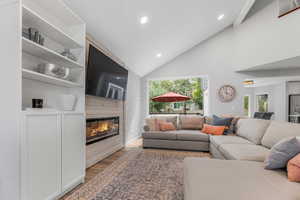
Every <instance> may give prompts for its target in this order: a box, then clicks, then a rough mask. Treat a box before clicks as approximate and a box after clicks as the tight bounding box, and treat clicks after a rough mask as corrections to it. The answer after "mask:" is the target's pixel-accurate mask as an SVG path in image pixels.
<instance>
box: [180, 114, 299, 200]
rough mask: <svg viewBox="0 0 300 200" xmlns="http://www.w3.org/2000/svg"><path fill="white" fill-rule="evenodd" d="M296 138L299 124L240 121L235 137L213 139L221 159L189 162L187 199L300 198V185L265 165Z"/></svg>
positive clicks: (213, 151)
mask: <svg viewBox="0 0 300 200" xmlns="http://www.w3.org/2000/svg"><path fill="white" fill-rule="evenodd" d="M292 136H298V137H299V136H300V125H299V124H291V123H286V122H277V121H265V120H256V119H242V120H239V122H238V124H237V134H236V135H235V136H211V137H210V152H211V154H212V155H213V157H214V158H219V159H201V158H187V159H185V162H184V195H185V197H184V199H185V200H201V199H203V200H219V199H222V200H253V199H256V200H269V199H271V200H298V199H300V183H292V182H289V181H288V179H287V174H286V171H285V170H265V169H264V163H263V161H264V160H265V158H266V156H267V155H268V153H269V151H270V149H271V148H272V147H273V146H274V145H275V144H276V143H277V142H279V141H280V140H282V139H284V138H287V137H292ZM221 159H223V160H221Z"/></svg>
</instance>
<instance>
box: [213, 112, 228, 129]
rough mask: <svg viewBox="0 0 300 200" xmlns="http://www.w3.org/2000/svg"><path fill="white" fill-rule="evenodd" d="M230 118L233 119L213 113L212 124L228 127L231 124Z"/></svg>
mask: <svg viewBox="0 0 300 200" xmlns="http://www.w3.org/2000/svg"><path fill="white" fill-rule="evenodd" d="M232 120H233V117H229V118H221V117H218V116H217V115H213V121H212V125H214V126H227V127H228V128H229V127H230V126H231V122H232Z"/></svg>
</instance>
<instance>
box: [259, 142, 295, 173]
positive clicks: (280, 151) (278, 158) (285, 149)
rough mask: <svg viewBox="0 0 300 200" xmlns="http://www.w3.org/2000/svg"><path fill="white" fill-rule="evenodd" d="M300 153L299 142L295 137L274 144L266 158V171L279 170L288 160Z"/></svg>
mask: <svg viewBox="0 0 300 200" xmlns="http://www.w3.org/2000/svg"><path fill="white" fill-rule="evenodd" d="M298 153H300V140H298V139H297V138H296V137H292V138H286V139H283V140H281V141H280V142H278V143H277V144H275V145H274V146H273V147H272V149H271V151H270V154H269V156H268V157H267V158H266V160H265V163H266V167H265V168H266V169H281V168H285V167H286V166H287V163H288V162H289V160H291V159H292V158H293V157H295V156H296V155H297V154H298Z"/></svg>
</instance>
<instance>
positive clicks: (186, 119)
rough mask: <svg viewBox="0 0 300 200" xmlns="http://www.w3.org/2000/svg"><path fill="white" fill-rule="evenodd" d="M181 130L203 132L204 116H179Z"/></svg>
mask: <svg viewBox="0 0 300 200" xmlns="http://www.w3.org/2000/svg"><path fill="white" fill-rule="evenodd" d="M178 119H179V129H188V130H201V129H202V127H203V124H204V117H202V116H179V118H178Z"/></svg>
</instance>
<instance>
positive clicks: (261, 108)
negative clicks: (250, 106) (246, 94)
mask: <svg viewBox="0 0 300 200" xmlns="http://www.w3.org/2000/svg"><path fill="white" fill-rule="evenodd" d="M268 98H269V95H268V94H260V95H256V105H257V107H256V111H257V112H268V106H269V102H268Z"/></svg>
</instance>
